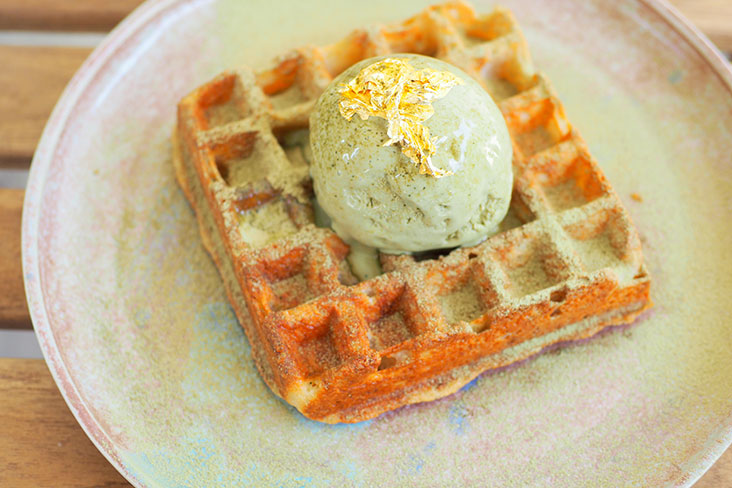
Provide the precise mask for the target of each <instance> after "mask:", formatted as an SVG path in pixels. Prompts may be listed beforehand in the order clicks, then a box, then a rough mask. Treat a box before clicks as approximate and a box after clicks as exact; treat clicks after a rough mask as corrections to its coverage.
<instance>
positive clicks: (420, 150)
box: [338, 58, 463, 178]
mask: <svg viewBox="0 0 732 488" xmlns="http://www.w3.org/2000/svg"><path fill="white" fill-rule="evenodd" d="M462 83H463V80H461V79H460V78H458V77H457V76H455V75H454V74H452V73H450V72H449V71H437V70H433V69H429V68H424V69H421V70H417V69H415V68H414V67H413V66H412V65H410V64H409V62H408V61H407V60H406V59H401V58H385V59H382V60H381V61H378V62H376V63H373V64H371V65H369V66H367V67H365V68H364V69H362V70H361V71H360V72H359V73H358V75H357V76H356V77H355V78H354V79H352V80H351V81H349V82H348V83H347V84H341V87H340V93H341V99H340V102H339V105H338V107H339V109H340V112H341V115H343V117H345V118H346V119H347V120H351V119H352V118H353V116H354V115H358V116H359V117H360V118H361V120H366V119H368V118H369V117H371V116H373V117H381V118H383V119H386V121H387V123H388V128H387V135H388V136H389V140H388V141H386V143H385V144H384V145H385V146H388V145H391V144H400V145H401V147H402V153H404V155H406V156H407V157H408V158H409V159H411V160H412V161H414V162H415V163H417V164H418V165H419V172H420V174H429V175H432V176H435V177H437V178H440V177H442V176H446V175H449V174H452V173H451V172H449V171H444V170H441V169H439V168H435V167H434V166H432V160H431V157H432V155H433V154H434V153H435V150H436V148H435V141H436V139H437V138H436V137H433V138H430V131H429V129H427V127H426V126H424V125H422V122H424V121H425V120H427V119H429V118H430V117H432V115H433V114H434V113H435V110H434V108H433V107H432V102H433V101H435V100H437V99H440V98H442V97H444V96H445V95H447V93H448V92H449V91H450V89H451V88H452V87H453V86H455V85H461V84H462Z"/></svg>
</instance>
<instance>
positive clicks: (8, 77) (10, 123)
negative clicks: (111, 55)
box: [0, 0, 91, 168]
mask: <svg viewBox="0 0 732 488" xmlns="http://www.w3.org/2000/svg"><path fill="white" fill-rule="evenodd" d="M0 1H1V0H0ZM0 17H2V13H0ZM90 52H91V50H90V49H88V48H75V47H35V46H33V47H30V46H0V60H2V69H0V168H3V167H28V166H30V161H31V159H32V157H33V152H34V151H35V149H36V145H37V144H38V139H39V138H40V136H41V132H42V131H43V127H44V126H45V125H46V120H48V116H49V115H50V114H51V110H53V107H54V105H55V104H56V101H58V98H59V96H60V95H61V92H62V91H63V89H64V87H65V86H66V84H67V83H68V81H69V79H71V76H72V75H73V74H74V72H76V70H77V69H78V68H79V66H81V63H82V62H83V61H84V59H86V57H87V56H88V55H89V53H90Z"/></svg>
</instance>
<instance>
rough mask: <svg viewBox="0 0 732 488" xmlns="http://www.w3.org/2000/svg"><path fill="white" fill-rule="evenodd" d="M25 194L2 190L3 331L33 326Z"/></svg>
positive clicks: (0, 316) (0, 290) (0, 300)
mask: <svg viewBox="0 0 732 488" xmlns="http://www.w3.org/2000/svg"><path fill="white" fill-rule="evenodd" d="M23 195H24V192H23V190H14V189H7V188H0V229H2V238H0V277H1V278H2V279H0V328H3V329H8V328H16V329H17V328H23V329H30V328H31V327H32V325H31V320H30V316H29V314H28V306H27V305H26V302H25V290H24V289H23V270H22V266H21V262H20V220H21V213H22V207H23ZM0 398H2V395H0ZM0 423H1V422H0ZM0 430H2V429H0Z"/></svg>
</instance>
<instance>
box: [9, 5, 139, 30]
mask: <svg viewBox="0 0 732 488" xmlns="http://www.w3.org/2000/svg"><path fill="white" fill-rule="evenodd" d="M141 3H142V0H61V1H59V0H0V29H13V30H30V29H43V30H62V31H101V32H106V31H108V30H110V29H111V28H112V27H114V26H115V25H117V24H118V23H119V21H120V20H122V19H123V18H124V17H125V16H126V15H127V14H129V13H130V12H131V11H132V10H133V9H134V8H135V7H137V6H138V5H139V4H141Z"/></svg>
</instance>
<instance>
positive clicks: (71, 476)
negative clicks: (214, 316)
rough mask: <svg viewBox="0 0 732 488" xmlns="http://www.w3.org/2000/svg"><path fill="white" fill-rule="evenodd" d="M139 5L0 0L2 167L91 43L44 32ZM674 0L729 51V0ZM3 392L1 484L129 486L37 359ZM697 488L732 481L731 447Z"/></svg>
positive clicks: (23, 161)
mask: <svg viewBox="0 0 732 488" xmlns="http://www.w3.org/2000/svg"><path fill="white" fill-rule="evenodd" d="M139 3H141V2H140V0H96V1H95V0H0V172H3V171H5V172H6V173H7V171H8V170H9V169H16V170H17V169H27V168H28V167H29V166H30V161H31V158H32V156H33V152H34V150H35V147H36V144H37V142H38V138H39V136H40V134H41V131H42V130H43V126H44V124H45V123H46V119H47V118H48V116H49V114H50V112H51V109H52V108H53V106H54V104H55V103H56V100H57V99H58V97H59V95H60V94H61V91H62V90H63V87H64V86H65V85H66V83H67V81H68V80H69V79H70V78H71V76H72V75H73V74H74V72H75V71H76V69H77V68H78V67H79V65H80V64H81V63H82V61H83V60H84V59H85V58H86V57H87V55H88V54H89V52H90V51H91V49H90V48H87V47H72V46H69V45H63V43H64V42H67V43H68V42H71V41H74V40H75V38H74V37H73V36H71V37H70V36H63V35H62V36H54V35H51V36H49V35H47V32H46V31H66V32H80V31H86V32H106V31H108V30H109V29H111V28H112V27H113V26H114V25H116V24H117V22H119V21H120V20H121V19H122V18H123V17H124V16H125V15H126V14H127V13H128V12H130V11H131V10H132V9H133V8H134V7H136V6H137V5H138V4H139ZM672 3H674V4H675V5H676V6H677V7H678V8H679V9H680V10H681V11H682V12H683V13H684V14H685V15H687V16H688V17H689V18H690V19H691V20H692V21H693V22H695V23H696V25H697V26H699V27H700V28H701V29H702V30H703V31H704V32H705V33H706V34H707V35H708V36H709V37H710V38H711V39H712V41H714V42H715V43H717V45H718V46H719V47H720V49H722V50H723V51H725V52H727V53H732V0H673V1H672ZM8 31H33V32H32V33H30V34H9V33H8ZM3 39H7V40H8V41H5V42H3ZM18 39H20V40H21V42H20V44H22V43H24V42H23V39H26V40H27V41H26V42H25V43H27V44H35V45H29V46H28V45H17V44H19V42H18ZM59 39H61V43H59ZM64 40H65V41H64ZM39 41H40V42H39ZM39 44H40V45H39ZM1 176H2V175H1V174H0V177H1ZM23 194H24V193H23V190H22V189H8V188H0V229H2V234H0V236H1V237H0V329H31V327H32V325H31V321H30V317H29V315H28V309H27V307H26V302H25V295H24V292H23V278H22V272H21V264H20V220H21V208H22V204H23ZM0 399H1V400H0V486H3V487H5V486H8V487H23V486H29V487H31V486H32V487H39V486H53V487H72V486H73V487H91V486H105V487H117V486H130V485H129V484H128V483H127V482H126V481H125V480H124V479H123V478H122V477H121V476H120V475H119V474H118V473H117V471H115V469H114V468H113V467H112V466H111V465H110V464H109V463H108V462H107V461H106V460H105V459H104V457H103V456H102V455H101V454H100V453H99V452H98V451H97V450H96V448H95V447H94V446H93V445H92V443H91V441H89V439H88V438H87V437H86V435H85V434H84V432H83V431H82V430H81V428H80V427H79V425H78V424H77V422H76V420H75V419H74V417H73V416H72V415H71V413H70V412H69V409H68V407H67V406H66V404H65V403H64V401H63V399H62V398H61V394H60V393H59V391H58V389H57V388H56V385H55V384H54V382H53V379H52V378H51V375H50V373H49V371H48V369H47V368H46V364H45V363H44V362H43V360H42V359H13V358H0ZM695 486H696V487H697V488H712V487H727V486H729V487H732V449H728V450H727V452H726V453H725V454H724V455H723V456H722V457H721V459H720V460H719V461H717V463H716V464H715V465H714V466H712V468H711V469H710V470H709V472H707V473H706V474H705V475H704V477H703V478H702V479H701V480H700V481H699V482H698V483H697V484H696V485H695Z"/></svg>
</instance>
